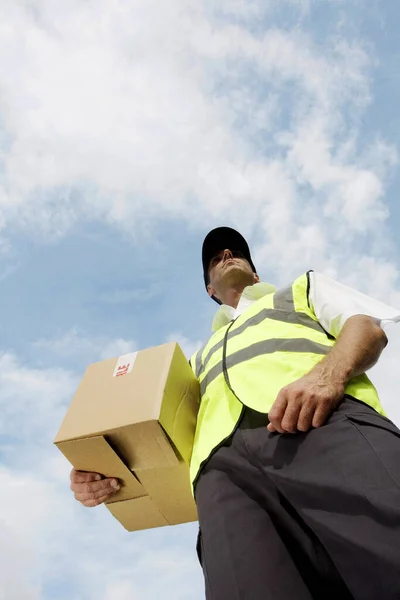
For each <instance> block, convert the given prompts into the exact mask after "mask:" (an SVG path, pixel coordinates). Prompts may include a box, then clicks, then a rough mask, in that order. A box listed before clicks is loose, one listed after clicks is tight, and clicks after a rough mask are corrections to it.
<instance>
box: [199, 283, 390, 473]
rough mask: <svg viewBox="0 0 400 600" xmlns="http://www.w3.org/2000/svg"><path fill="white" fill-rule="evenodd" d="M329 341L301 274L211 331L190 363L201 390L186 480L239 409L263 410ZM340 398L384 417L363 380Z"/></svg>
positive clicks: (228, 432) (234, 420)
mask: <svg viewBox="0 0 400 600" xmlns="http://www.w3.org/2000/svg"><path fill="white" fill-rule="evenodd" d="M224 340H225V344H226V347H225V352H224ZM334 343H335V342H334V339H333V338H332V336H330V335H329V334H327V333H326V332H325V330H324V329H323V328H322V327H321V325H320V324H319V323H318V322H317V320H316V317H315V315H314V313H313V311H312V309H311V308H310V307H309V304H308V274H305V275H302V276H301V277H299V278H298V279H296V280H295V281H294V283H293V284H292V285H291V286H289V287H286V288H284V289H281V290H278V291H277V292H275V293H273V294H269V295H267V296H264V297H263V298H260V299H259V300H257V301H256V302H254V303H253V304H252V305H251V306H250V307H248V308H247V310H246V311H245V312H244V313H243V314H242V315H240V316H239V317H238V318H237V319H236V320H235V321H233V322H232V321H231V322H230V323H229V324H228V325H226V326H223V327H221V329H219V330H218V331H217V332H215V333H214V335H213V336H212V337H211V338H210V339H209V340H208V342H207V343H206V344H205V345H204V346H203V347H202V348H201V349H200V350H199V351H198V352H197V353H196V355H195V356H194V357H193V358H192V361H191V364H192V368H193V370H194V371H195V373H196V375H197V377H198V379H199V382H200V391H201V403H200V410H199V415H198V419H197V427H196V435H195V442H194V447H193V453H192V460H191V478H192V481H195V480H196V478H197V476H198V473H199V471H200V469H201V466H202V465H204V464H205V462H206V461H207V459H208V457H209V456H210V454H211V453H212V452H213V451H214V450H215V449H216V448H217V447H219V446H220V445H221V443H223V442H224V440H226V439H228V438H229V437H230V435H231V434H232V432H233V431H234V430H235V428H236V426H237V424H238V421H239V419H240V415H241V414H242V409H243V404H244V405H246V406H249V407H250V408H253V409H255V410H258V411H259V412H264V413H268V411H269V409H270V408H271V406H272V404H273V402H274V401H275V398H276V396H277V394H278V393H279V391H280V389H282V387H284V386H285V385H288V384H289V383H291V382H293V381H295V380H296V379H299V378H300V377H302V376H304V375H305V374H306V373H308V372H309V371H310V370H311V369H312V368H313V367H314V366H315V365H316V364H317V363H318V362H319V361H320V360H321V359H322V358H323V357H324V355H325V354H326V353H327V352H328V351H329V350H330V349H331V347H332V346H333V345H334ZM346 393H347V394H349V395H351V396H353V397H355V398H357V399H359V400H361V401H363V402H366V403H367V404H369V405H371V406H372V407H373V408H375V410H377V411H378V412H380V413H381V414H384V411H383V408H382V407H381V405H380V402H379V398H378V395H377V392H376V390H375V388H374V386H373V385H372V383H371V382H370V381H369V379H368V377H367V376H366V375H361V376H359V377H356V378H354V379H352V380H351V382H350V383H349V384H348V386H347V387H346Z"/></svg>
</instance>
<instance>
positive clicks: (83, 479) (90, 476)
mask: <svg viewBox="0 0 400 600" xmlns="http://www.w3.org/2000/svg"><path fill="white" fill-rule="evenodd" d="M70 479H71V483H88V482H90V481H99V480H100V479H102V476H101V475H100V473H87V472H86V471H77V470H76V469H72V471H71V475H70Z"/></svg>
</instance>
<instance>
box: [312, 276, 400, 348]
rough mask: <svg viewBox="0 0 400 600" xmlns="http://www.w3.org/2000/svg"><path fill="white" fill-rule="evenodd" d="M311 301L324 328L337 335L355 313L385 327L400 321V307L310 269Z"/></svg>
mask: <svg viewBox="0 0 400 600" xmlns="http://www.w3.org/2000/svg"><path fill="white" fill-rule="evenodd" d="M309 278H310V289H309V302H310V305H311V307H312V309H313V310H314V313H315V316H316V317H317V319H318V321H319V322H320V324H321V325H322V327H323V328H324V329H325V331H327V332H328V333H330V334H331V335H333V337H335V338H337V336H338V335H339V333H340V330H341V329H342V327H343V325H344V323H345V322H346V320H347V319H348V318H349V317H352V316H354V315H368V316H369V317H374V318H375V319H378V320H379V321H380V325H381V327H382V329H384V328H386V326H387V325H388V324H391V323H398V322H399V321H400V310H397V309H395V308H392V307H391V306H388V305H387V304H384V303H383V302H380V301H379V300H375V299H374V298H370V297H369V296H367V295H365V294H362V293H361V292H358V291H357V290H354V289H352V288H350V287H347V286H346V285H343V284H342V283H338V282H337V281H334V280H333V279H331V278H330V277H327V276H326V275H323V274H322V273H317V272H314V271H310V273H309Z"/></svg>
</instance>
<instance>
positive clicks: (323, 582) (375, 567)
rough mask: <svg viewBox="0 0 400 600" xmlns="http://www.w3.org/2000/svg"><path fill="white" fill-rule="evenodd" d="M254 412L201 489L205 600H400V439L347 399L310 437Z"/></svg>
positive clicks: (212, 463)
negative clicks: (273, 426) (272, 426)
mask: <svg viewBox="0 0 400 600" xmlns="http://www.w3.org/2000/svg"><path fill="white" fill-rule="evenodd" d="M266 424H267V417H266V415H262V414H260V413H255V412H254V411H251V410H249V409H246V411H245V412H244V417H243V419H242V422H241V423H240V425H239V428H238V429H237V430H236V432H235V433H234V434H233V435H232V437H231V438H230V440H228V442H226V443H225V445H223V446H222V447H220V448H219V449H218V450H217V451H216V452H215V453H214V454H213V455H212V457H211V458H210V459H209V461H208V462H207V464H206V466H205V467H204V469H203V471H202V472H201V475H200V477H199V479H198V481H197V484H196V488H195V497H196V502H197V507H198V512H199V524H200V534H199V539H198V553H199V558H200V561H201V563H202V567H203V572H204V577H205V585H206V598H207V600H269V599H271V600H310V599H321V600H327V599H330V598H332V599H333V598H335V600H345V599H350V598H352V599H355V600H395V599H400V431H399V429H397V427H396V426H395V425H394V424H393V423H392V422H391V421H389V420H388V419H386V418H384V417H382V416H380V415H379V414H378V413H376V412H375V411H374V410H373V409H372V408H370V407H368V406H367V405H364V404H362V403H360V402H358V401H355V400H353V399H350V398H345V400H344V401H343V402H342V403H341V405H340V406H339V407H338V408H337V409H336V410H335V412H334V413H333V414H332V415H331V417H330V418H329V420H328V421H327V423H326V424H325V425H324V426H323V427H321V428H319V429H312V430H311V431H309V432H308V433H297V434H284V435H281V434H272V433H269V432H268V430H267V429H266Z"/></svg>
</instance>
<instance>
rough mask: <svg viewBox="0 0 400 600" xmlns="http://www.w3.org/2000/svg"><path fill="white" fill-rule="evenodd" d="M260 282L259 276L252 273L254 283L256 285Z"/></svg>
mask: <svg viewBox="0 0 400 600" xmlns="http://www.w3.org/2000/svg"><path fill="white" fill-rule="evenodd" d="M259 281H260V278H259V276H258V275H257V273H254V283H258V282H259Z"/></svg>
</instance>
